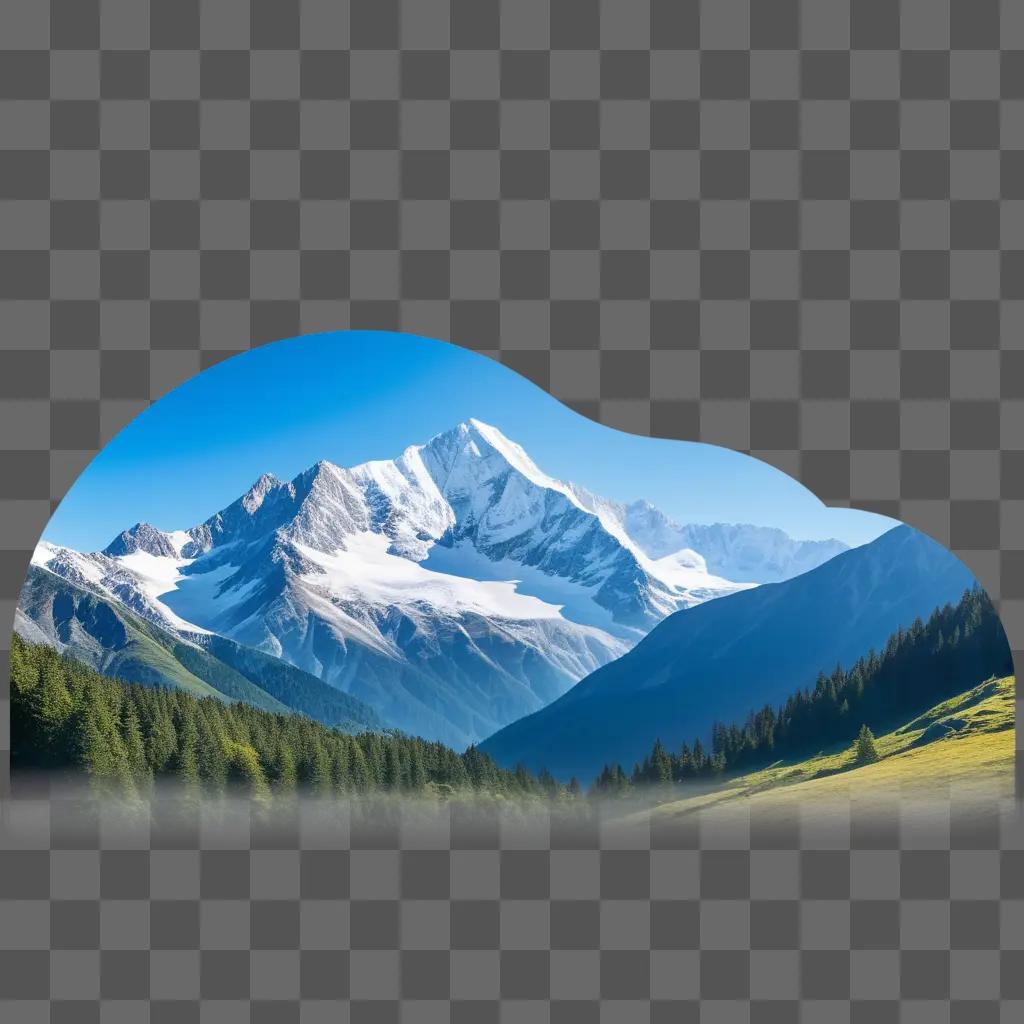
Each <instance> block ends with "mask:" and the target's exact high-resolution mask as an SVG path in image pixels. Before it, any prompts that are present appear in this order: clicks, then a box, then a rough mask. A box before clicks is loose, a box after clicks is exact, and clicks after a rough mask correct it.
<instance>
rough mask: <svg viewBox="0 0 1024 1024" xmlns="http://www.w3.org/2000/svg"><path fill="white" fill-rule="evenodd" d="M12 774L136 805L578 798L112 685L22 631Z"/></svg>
mask: <svg viewBox="0 0 1024 1024" xmlns="http://www.w3.org/2000/svg"><path fill="white" fill-rule="evenodd" d="M10 690H11V726H12V728H11V767H12V769H13V770H14V772H15V774H16V775H17V774H20V773H22V772H48V773H57V774H63V775H79V776H85V777H87V778H88V779H89V780H90V781H91V783H92V784H93V785H94V786H96V787H98V788H99V789H100V790H101V791H102V792H105V793H113V794H114V795H118V796H126V797H137V796H143V795H146V794H148V793H149V791H150V788H151V785H152V783H153V782H154V781H155V780H157V779H169V780H173V781H174V782H177V783H186V784H188V785H190V786H191V787H193V788H194V789H201V790H202V791H205V792H210V793H219V792H224V791H226V790H231V791H234V792H241V793H245V794H246V795H249V796H253V797H257V798H260V799H265V798H268V797H270V796H272V795H275V794H279V795H281V796H290V795H293V794H294V793H296V792H299V791H303V792H309V793H313V794H316V795H320V796H326V795H343V794H351V793H365V792H377V791H386V792H402V793H410V794H430V795H432V796H448V795H454V794H461V793H467V794H468V793H479V794H482V795H486V796H490V797H516V798H536V799H540V798H561V799H575V798H577V797H580V796H581V793H580V788H579V786H578V785H571V786H569V787H563V786H561V785H559V784H558V783H557V782H555V780H554V779H553V778H551V777H550V776H547V777H541V778H535V777H533V776H531V775H530V774H529V773H527V772H525V771H523V770H517V771H508V770H506V769H503V768H499V767H498V766H497V765H496V764H495V763H494V761H493V760H492V759H491V758H489V757H488V756H487V755H486V754H482V753H480V751H479V750H477V749H476V748H475V747H470V748H469V749H468V750H466V751H464V752H463V753H461V754H460V753H458V752H456V751H454V750H452V749H451V748H450V747H446V746H444V745H443V744H441V743H437V742H430V741H427V740H422V739H419V738H417V737H412V736H405V735H401V734H397V733H382V732H370V731H364V732H361V733H359V734H357V735H353V734H350V733H347V732H343V731H341V730H339V729H332V728H329V727H327V726H325V725H321V724H320V723H319V722H315V721H313V720H312V719H311V718H308V717H306V716H304V715H297V714H273V713H269V712H267V711H263V710H260V709H258V708H255V707H253V706H252V705H250V704H248V703H245V702H241V701H237V702H232V703H226V702H224V701H223V700H219V699H214V698H210V697H201V698H197V697H196V696H194V695H193V694H191V693H189V692H187V691H186V690H184V689H181V688H170V687H152V686H140V685H138V684H135V683H126V682H123V681H122V680H119V679H111V678H109V677H108V676H105V675H100V674H99V673H98V672H96V671H95V670H93V669H91V668H89V667H87V666H85V665H83V664H81V663H80V662H76V661H74V660H72V659H71V658H68V657H66V656H64V655H61V654H59V653H58V652H57V651H55V650H54V649H53V648H52V647H50V646H46V645H43V644H30V643H27V642H26V641H24V640H23V639H22V638H21V637H20V636H18V635H17V634H15V636H14V638H13V643H12V647H11V688H10Z"/></svg>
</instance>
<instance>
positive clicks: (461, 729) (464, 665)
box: [34, 419, 824, 745]
mask: <svg viewBox="0 0 1024 1024" xmlns="http://www.w3.org/2000/svg"><path fill="white" fill-rule="evenodd" d="M687 529H688V528H686V527H679V526H677V525H676V524H675V523H672V522H671V520H669V519H668V518H667V517H666V516H664V515H663V514H662V513H661V512H660V511H659V510H657V509H656V508H655V507H654V506H653V505H650V503H647V502H637V503H634V504H632V505H630V506H625V505H621V504H619V503H617V502H615V501H611V500H609V499H607V498H604V497H601V496H600V495H597V494H594V493H592V492H590V491H588V490H587V489H585V488H583V487H579V486H578V485H575V484H572V483H568V482H563V481H561V480H558V479H556V478H554V477H552V476H549V475H548V474H547V473H545V472H544V471H543V470H542V469H541V468H540V467H539V466H538V465H537V464H536V463H535V462H534V461H533V459H532V458H531V457H530V456H529V455H528V454H527V452H526V451H525V450H524V449H523V447H522V446H520V445H519V444H517V443H516V442H515V441H512V440H511V439H509V438H508V437H506V436H505V435H504V434H503V433H502V432H501V431H500V430H499V429H498V428H496V427H494V426H491V425H490V424H487V423H485V422H483V421H481V420H478V419H467V420H465V421H464V422H461V423H458V424H456V425H455V426H454V427H452V428H450V429H449V430H446V431H444V432H442V433H439V434H437V435H435V436H434V437H432V438H430V439H428V440H427V441H425V442H424V443H421V444H414V445H411V446H409V447H407V448H406V449H405V450H404V451H403V452H402V453H401V454H400V455H398V456H397V457H396V458H393V459H380V460H375V461H369V462H364V463H361V464H359V465H356V466H352V467H351V468H343V467H340V466H338V465H336V464H335V463H333V462H330V461H327V460H321V461H319V462H317V463H315V464H313V465H312V466H309V467H308V468H307V469H305V470H303V471H302V472H300V473H298V474H297V475H296V476H294V477H293V478H292V479H291V480H290V481H287V482H284V481H282V480H280V479H278V478H277V477H276V476H274V475H273V474H271V473H264V474H263V475H261V476H260V477H259V479H257V480H256V481H255V482H254V483H253V484H252V485H251V486H250V487H249V488H248V490H246V491H245V492H244V493H243V494H242V495H241V496H240V497H239V498H237V499H236V500H235V501H233V502H232V503H231V504H229V505H227V506H226V507H225V508H223V509H221V510H220V511H219V512H216V513H215V514H214V515H212V516H210V517H209V518H208V519H206V520H205V521H204V522H202V523H200V524H198V525H196V526H193V527H191V529H188V530H178V531H174V532H166V531H163V530H160V529H158V528H156V527H154V526H152V525H150V524H146V523H138V524H136V525H135V526H133V527H132V528H131V529H129V530H125V531H124V532H123V533H122V534H120V535H119V536H118V537H117V538H115V539H114V541H112V542H111V544H110V545H108V547H107V548H106V549H105V550H104V551H103V552H101V553H96V554H80V553H78V552H74V551H71V550H69V549H61V548H54V547H52V546H50V545H46V544H45V543H44V544H40V546H39V549H38V550H37V553H36V557H35V558H34V561H35V562H36V564H38V565H40V566H42V567H43V568H46V569H48V570H49V571H50V572H52V573H54V574H56V575H58V576H63V577H64V578H65V579H67V580H68V581H69V582H71V583H74V584H75V585H78V586H85V587H88V588H91V589H93V590H95V591H98V592H100V593H101V594H102V595H103V596H104V598H106V599H111V600H116V601H118V602H120V603H121V604H123V605H125V606H126V607H129V608H130V609H131V610H132V611H133V612H135V613H136V614H137V615H140V616H142V617H144V618H146V619H148V620H149V621H151V622H153V623H155V624H159V625H160V626H161V627H162V628H165V629H169V630H171V631H173V632H176V633H178V634H179V635H181V636H183V637H187V636H189V635H192V634H203V633H205V634H219V635H221V636H224V637H226V638H228V639H230V640H232V641H234V642H236V643H240V644H243V645H246V646H248V647H253V648H257V649H258V650H260V651H262V652H264V653H266V654H270V655H273V656H275V657H278V658H281V659H283V660H285V661H287V662H289V663H291V664H292V665H294V666H296V667H298V668H300V669H302V670H304V671H306V672H309V673H311V674H313V675H315V676H317V677H318V678H320V679H322V680H324V681H325V682H327V683H330V684H331V685H333V686H336V687H338V688H340V689H342V690H345V691H347V692H349V693H352V694H354V695H356V696H358V697H360V698H361V699H363V700H365V701H366V702H367V703H369V704H371V705H372V706H373V707H375V708H376V709H377V710H378V711H379V712H381V713H382V714H384V716H385V717H386V718H387V719H388V720H389V721H390V722H392V723H394V724H395V725H397V726H398V727H400V728H403V729H406V730H408V731H410V732H416V733H419V734H421V735H427V736H432V737H436V738H443V739H445V740H446V741H447V742H451V743H455V744H456V745H458V744H461V743H467V742H471V741H475V740H478V739H480V738H482V737H484V736H486V735H489V734H490V733H491V732H494V731H495V730H496V729H497V728H500V727H501V726H502V725H503V724H505V723H506V722H508V721H511V720H512V719H513V718H516V717H519V716H520V715H522V714H526V713H529V712H530V711H533V710H536V709H537V708H538V707H540V706H542V705H543V704H545V703H547V702H548V701H550V700H552V699H554V698H555V697H557V696H558V695H559V694H561V693H562V692H564V691H565V689H567V688H568V687H569V686H571V685H572V684H573V683H575V682H576V681H577V680H578V679H580V678H581V677H582V676H584V675H586V674H587V673H589V672H591V671H593V670H594V669H595V668H597V667H599V666H600V665H603V664H605V663H606V662H607V661H609V660H611V659H613V658H616V657H618V656H620V655H621V654H622V653H623V652H624V651H625V650H627V649H628V648H629V647H630V646H632V645H633V644H634V643H635V642H636V641H637V640H639V639H640V638H641V637H642V636H644V635H645V634H646V633H647V632H648V631H649V630H650V629H651V628H652V627H653V626H655V625H656V624H657V623H658V622H660V621H661V619H663V618H664V617H665V616H666V615H669V614H671V613H672V612H674V611H677V610H678V609H680V608H684V607H689V606H691V605H694V604H698V603H700V602H703V601H706V600H709V599H711V598H715V597H718V596H721V595H724V594H728V593H732V592H734V591H735V590H738V589H742V588H744V587H746V586H750V585H751V584H752V583H754V582H759V580H758V577H757V575H756V572H755V574H754V575H749V576H747V577H746V578H745V581H743V582H737V581H738V580H744V577H732V576H730V575H729V574H728V573H726V572H723V571H722V570H721V569H720V568H719V566H720V565H723V564H727V561H728V559H727V557H725V556H727V555H728V553H729V552H730V551H731V550H732V547H731V546H735V545H736V544H739V543H740V542H744V543H745V537H746V535H739V534H732V533H730V534H727V535H726V534H719V533H714V532H712V533H711V534H708V535H707V536H705V535H703V534H694V535H693V536H692V537H691V536H690V535H689V534H688V533H687V532H686V531H687ZM751 529H754V528H751ZM759 536H760V535H757V536H754V537H753V541H754V542H756V541H757V540H758V538H759ZM783 536H784V535H783ZM786 539H787V540H788V538H786ZM794 543H795V542H794ZM754 546H755V547H756V543H755V545H754ZM777 548H778V546H777V545H775V544H774V542H773V546H772V556H771V559H770V560H769V561H770V568H771V571H772V572H780V571H783V570H782V569H779V568H778V565H777V564H776V563H778V562H779V550H777ZM744 550H746V549H745V548H744ZM723 552H725V556H723ZM783 554H784V552H783ZM818 554H820V552H819V553H818ZM809 557H810V556H809ZM814 557H816V555H814ZM820 560H824V559H823V558H821V559H820ZM734 562H735V560H734ZM755 562H756V559H755ZM735 564H738V565H740V564H741V565H743V566H749V565H750V564H753V563H752V562H751V559H750V557H749V552H748V553H746V554H744V556H743V558H741V559H740V560H739V561H738V562H735ZM755 569H756V566H755ZM747 581H749V582H747Z"/></svg>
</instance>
